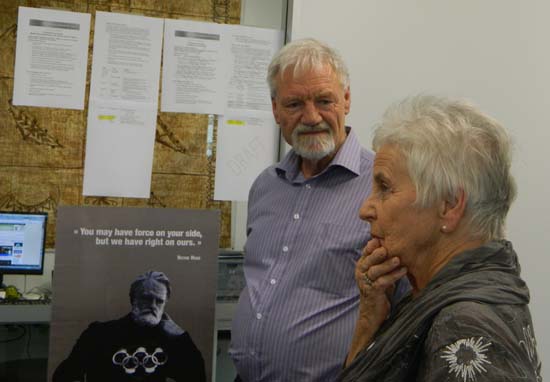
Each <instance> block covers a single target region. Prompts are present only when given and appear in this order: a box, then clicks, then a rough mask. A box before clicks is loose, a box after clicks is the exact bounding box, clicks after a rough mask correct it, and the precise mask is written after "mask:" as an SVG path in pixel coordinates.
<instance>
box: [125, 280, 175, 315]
mask: <svg viewBox="0 0 550 382" xmlns="http://www.w3.org/2000/svg"><path fill="white" fill-rule="evenodd" d="M166 295H167V290H166V287H165V286H164V284H162V283H159V282H157V281H154V280H147V281H145V282H144V284H143V288H142V289H141V290H139V291H138V292H137V293H136V295H135V296H134V299H133V301H132V313H131V314H132V318H133V320H134V321H135V322H136V323H137V324H138V325H143V326H155V325H158V323H159V322H160V320H161V318H162V314H163V313H164V305H165V304H166V298H167V296H166Z"/></svg>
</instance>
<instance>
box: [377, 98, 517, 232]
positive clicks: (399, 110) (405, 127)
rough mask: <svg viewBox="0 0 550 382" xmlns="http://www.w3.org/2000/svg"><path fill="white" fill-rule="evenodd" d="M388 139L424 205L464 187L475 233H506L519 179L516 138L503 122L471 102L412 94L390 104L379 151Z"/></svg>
mask: <svg viewBox="0 0 550 382" xmlns="http://www.w3.org/2000/svg"><path fill="white" fill-rule="evenodd" d="M388 144H389V145H396V146H397V148H398V149H399V150H400V151H401V153H402V154H403V156H404V158H405V160H406V162H407V167H408V170H409V176H410V177H411V179H412V182H413V183H414V185H415V187H416V194H417V196H416V204H417V206H418V207H420V208H424V207H428V206H432V205H434V204H435V203H436V202H438V201H443V200H454V199H455V198H456V196H457V195H458V193H459V192H460V190H463V191H464V193H465V196H466V201H467V205H466V211H465V217H466V218H467V219H468V222H469V224H470V227H469V229H470V232H471V233H472V234H473V235H474V236H476V237H480V238H482V239H484V240H496V239H502V238H504V225H505V220H506V215H507V213H508V210H509V209H510V205H511V204H512V202H513V201H514V199H515V196H516V183H515V181H514V178H513V177H512V174H511V172H510V166H511V160H512V145H511V140H510V137H509V135H508V133H507V132H506V129H504V128H503V127H502V126H501V125H500V124H499V123H498V122H496V121H495V120H494V119H492V118H491V117H489V116H487V115H485V114H483V113H482V112H480V111H479V110H478V109H477V108H476V107H474V106H473V105H471V104H470V103H468V102H466V101H455V100H447V99H444V98H438V97H433V96H416V97H411V98H408V99H405V100H404V101H402V102H400V103H397V104H395V105H393V106H392V107H390V108H389V109H388V110H387V111H386V113H385V114H384V117H383V120H382V123H381V124H380V126H379V127H378V128H377V129H376V131H375V133H374V140H373V148H374V150H375V151H377V150H379V149H380V147H381V146H383V145H388Z"/></svg>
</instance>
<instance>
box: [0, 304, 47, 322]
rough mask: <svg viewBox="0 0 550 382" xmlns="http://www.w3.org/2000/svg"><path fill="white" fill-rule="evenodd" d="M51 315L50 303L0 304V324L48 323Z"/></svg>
mask: <svg viewBox="0 0 550 382" xmlns="http://www.w3.org/2000/svg"><path fill="white" fill-rule="evenodd" d="M51 317H52V306H51V305H50V304H32V305H24V304H21V305H18V304H13V305H10V304H1V305H0V324H8V323H28V324H31V323H49V322H50V319H51Z"/></svg>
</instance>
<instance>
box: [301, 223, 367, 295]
mask: <svg viewBox="0 0 550 382" xmlns="http://www.w3.org/2000/svg"><path fill="white" fill-rule="evenodd" d="M369 237H370V232H369V228H368V226H367V225H365V226H364V227H358V226H357V225H355V226H354V225H340V224H334V223H321V224H320V225H319V230H318V236H317V239H316V240H318V243H319V244H318V245H319V247H318V248H319V249H318V250H317V251H315V254H314V256H312V259H311V261H310V264H308V269H310V270H311V277H308V278H307V279H308V280H311V284H312V285H311V286H312V288H315V289H318V290H321V291H324V292H326V293H329V294H335V295H338V296H355V295H356V294H357V293H358V291H357V286H356V284H355V264H356V263H357V260H358V259H359V258H360V257H361V253H362V250H363V247H364V246H365V245H366V244H367V241H368V239H369Z"/></svg>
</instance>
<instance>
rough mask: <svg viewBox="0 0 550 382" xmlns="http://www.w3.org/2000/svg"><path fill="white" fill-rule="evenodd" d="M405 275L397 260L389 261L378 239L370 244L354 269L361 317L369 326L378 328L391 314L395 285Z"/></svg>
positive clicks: (404, 269)
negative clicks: (391, 300)
mask: <svg viewBox="0 0 550 382" xmlns="http://www.w3.org/2000/svg"><path fill="white" fill-rule="evenodd" d="M406 274H407V269H406V268H405V267H402V266H401V262H400V260H399V258H398V257H389V256H388V252H387V250H386V248H384V247H382V246H381V243H380V240H379V239H372V240H370V241H369V242H368V243H367V245H366V247H365V248H364V249H363V256H361V258H360V259H359V261H358V262H357V265H356V266H355V280H356V281H357V286H358V287H359V291H360V296H361V300H360V310H359V311H360V316H359V319H360V320H361V319H362V320H366V321H367V322H368V323H369V326H371V325H372V326H376V327H380V325H382V323H383V322H384V320H385V319H386V317H388V314H389V313H390V309H391V304H390V299H391V296H392V294H393V291H394V289H395V283H396V281H398V280H399V279H400V278H401V277H403V276H405V275H406Z"/></svg>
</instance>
